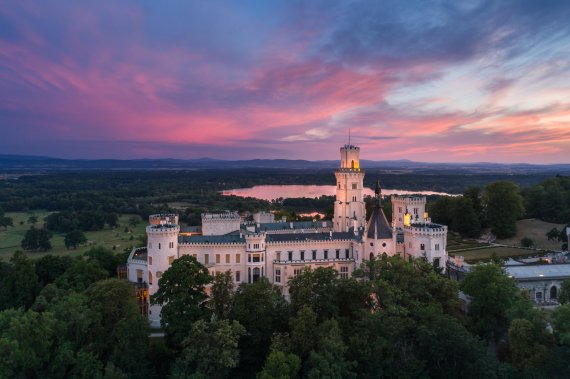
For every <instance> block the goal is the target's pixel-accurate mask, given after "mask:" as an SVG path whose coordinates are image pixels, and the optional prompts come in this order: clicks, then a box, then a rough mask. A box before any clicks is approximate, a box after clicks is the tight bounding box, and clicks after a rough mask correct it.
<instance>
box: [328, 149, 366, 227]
mask: <svg viewBox="0 0 570 379" xmlns="http://www.w3.org/2000/svg"><path fill="white" fill-rule="evenodd" d="M359 155H360V148H359V147H358V146H353V145H350V144H349V145H344V146H343V147H341V148H340V168H338V169H336V170H335V172H334V175H335V176H336V201H335V202H334V220H333V225H334V231H335V232H346V231H348V230H349V229H350V228H351V227H353V226H354V227H356V228H360V227H364V225H365V223H366V207H365V206H364V197H363V193H362V191H363V189H364V170H362V169H361V168H360V158H359Z"/></svg>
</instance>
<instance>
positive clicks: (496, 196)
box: [483, 181, 524, 238]
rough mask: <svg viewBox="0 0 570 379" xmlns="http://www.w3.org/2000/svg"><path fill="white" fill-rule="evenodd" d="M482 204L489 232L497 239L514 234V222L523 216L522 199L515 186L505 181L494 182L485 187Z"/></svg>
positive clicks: (515, 226)
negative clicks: (489, 227)
mask: <svg viewBox="0 0 570 379" xmlns="http://www.w3.org/2000/svg"><path fill="white" fill-rule="evenodd" d="M483 203H484V205H485V209H486V212H487V217H488V221H489V225H490V226H491V232H493V234H494V235H495V236H497V237H498V238H509V237H512V236H514V235H515V234H516V232H517V225H516V221H517V220H518V219H519V218H520V217H521V216H522V215H523V213H524V206H523V198H522V196H521V195H520V194H519V192H518V188H517V186H516V184H514V183H512V182H507V181H499V182H494V183H491V184H489V185H487V186H486V187H485V192H484V193H483Z"/></svg>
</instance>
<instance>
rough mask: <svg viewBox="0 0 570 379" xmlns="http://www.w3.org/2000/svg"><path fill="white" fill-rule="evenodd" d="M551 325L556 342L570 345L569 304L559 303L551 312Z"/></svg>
mask: <svg viewBox="0 0 570 379" xmlns="http://www.w3.org/2000/svg"><path fill="white" fill-rule="evenodd" d="M551 319H552V327H553V329H554V333H555V335H556V338H557V339H558V342H559V343H560V344H561V345H565V346H568V347H570V304H563V305H560V306H559V307H558V308H556V309H555V310H554V312H552V318H551Z"/></svg>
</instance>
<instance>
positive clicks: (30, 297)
mask: <svg viewBox="0 0 570 379" xmlns="http://www.w3.org/2000/svg"><path fill="white" fill-rule="evenodd" d="M10 263H11V264H10V265H7V266H6V268H5V270H3V271H5V272H4V273H3V274H4V275H3V276H2V278H0V310H2V309H8V308H20V307H22V308H25V309H27V308H29V307H30V306H31V305H32V304H33V303H34V300H35V298H36V295H37V294H38V292H39V291H40V285H39V283H38V276H37V274H36V270H35V265H34V262H33V261H31V260H30V259H28V258H26V256H25V255H24V253H22V252H20V251H17V252H16V253H14V256H13V257H12V258H11V259H10Z"/></svg>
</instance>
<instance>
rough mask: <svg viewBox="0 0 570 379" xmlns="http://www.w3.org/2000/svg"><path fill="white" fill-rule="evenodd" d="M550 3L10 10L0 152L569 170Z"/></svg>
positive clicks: (559, 18) (19, 6) (560, 57)
mask: <svg viewBox="0 0 570 379" xmlns="http://www.w3.org/2000/svg"><path fill="white" fill-rule="evenodd" d="M568 19H570V3H568V2H567V1H564V0H559V1H555V0H546V1H541V2H537V1H532V0H523V1H519V0H510V1H490V0H480V1H471V2H457V1H451V0H449V1H437V2H436V1H420V0H417V1H406V2H402V1H396V0H394V1H391V0H388V1H381V2H379V1H356V2H342V1H339V2H331V1H317V2H310V3H307V2H302V1H275V2H274V1H271V2H269V1H268V2H253V1H252V2H245V3H240V4H236V3H232V2H221V1H209V2H184V1H174V2H168V3H166V4H165V3H158V2H148V3H141V2H138V1H134V0H133V1H123V2H110V3H106V2H98V3H91V4H85V3H80V2H67V1H50V2H32V1H26V0H22V1H18V2H7V3H5V4H4V5H3V6H2V7H0V88H1V91H0V132H1V133H2V136H3V138H1V139H0V152H1V153H4V152H5V153H16V154H17V153H21V154H38V155H55V156H63V157H121V158H127V157H177V158H185V157H188V158H195V157H203V156H208V157H214V158H226V159H228V158H236V159H239V158H254V157H268V158H304V159H330V158H336V155H337V148H335V147H334V146H335V145H339V144H343V143H345V142H346V139H347V131H348V129H349V128H350V129H351V130H352V136H353V140H354V141H355V142H357V143H359V144H360V145H362V147H363V156H364V157H365V158H368V159H400V158H408V159H415V160H424V161H503V162H520V161H527V162H567V161H569V160H570V135H569V133H570V132H569V131H570V63H569V62H570V61H569V60H568V56H570V26H568V22H567V21H568Z"/></svg>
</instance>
